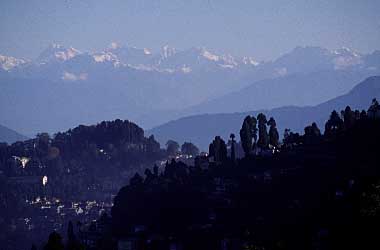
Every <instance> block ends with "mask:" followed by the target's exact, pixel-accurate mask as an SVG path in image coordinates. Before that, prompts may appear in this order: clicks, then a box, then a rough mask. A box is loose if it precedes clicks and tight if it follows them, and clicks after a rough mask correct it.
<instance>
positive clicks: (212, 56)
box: [202, 49, 219, 62]
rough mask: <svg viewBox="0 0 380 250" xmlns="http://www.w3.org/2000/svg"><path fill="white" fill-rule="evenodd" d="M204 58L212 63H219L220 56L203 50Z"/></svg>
mask: <svg viewBox="0 0 380 250" xmlns="http://www.w3.org/2000/svg"><path fill="white" fill-rule="evenodd" d="M202 56H203V57H204V58H206V59H208V60H210V61H215V62H217V61H219V56H218V55H215V54H213V53H211V52H209V51H207V50H206V49H203V50H202Z"/></svg>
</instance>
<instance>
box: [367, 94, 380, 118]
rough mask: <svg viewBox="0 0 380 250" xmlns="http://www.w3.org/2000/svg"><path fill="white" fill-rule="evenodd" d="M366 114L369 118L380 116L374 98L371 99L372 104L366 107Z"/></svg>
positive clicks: (378, 107)
mask: <svg viewBox="0 0 380 250" xmlns="http://www.w3.org/2000/svg"><path fill="white" fill-rule="evenodd" d="M367 115H368V117H369V118H371V119H374V118H377V119H378V118H380V105H379V102H378V101H377V100H376V98H374V99H372V104H371V106H370V107H369V109H368V112H367Z"/></svg>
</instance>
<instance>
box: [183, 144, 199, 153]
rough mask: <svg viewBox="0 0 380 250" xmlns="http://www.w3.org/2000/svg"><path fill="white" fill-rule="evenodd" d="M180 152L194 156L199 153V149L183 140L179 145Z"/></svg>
mask: <svg viewBox="0 0 380 250" xmlns="http://www.w3.org/2000/svg"><path fill="white" fill-rule="evenodd" d="M181 152H182V154H185V155H192V156H196V155H198V154H199V149H198V148H197V146H195V145H194V144H193V143H191V142H184V143H183V144H182V146H181Z"/></svg>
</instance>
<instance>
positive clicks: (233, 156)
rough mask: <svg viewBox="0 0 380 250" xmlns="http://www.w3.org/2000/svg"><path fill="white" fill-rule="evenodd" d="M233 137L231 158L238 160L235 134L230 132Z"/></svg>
mask: <svg viewBox="0 0 380 250" xmlns="http://www.w3.org/2000/svg"><path fill="white" fill-rule="evenodd" d="M230 138H231V160H232V161H235V160H236V153H235V144H236V141H235V134H230Z"/></svg>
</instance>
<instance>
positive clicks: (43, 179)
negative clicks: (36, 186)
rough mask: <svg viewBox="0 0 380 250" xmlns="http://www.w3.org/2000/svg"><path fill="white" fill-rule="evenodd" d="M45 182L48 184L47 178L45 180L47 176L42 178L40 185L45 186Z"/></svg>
mask: <svg viewBox="0 0 380 250" xmlns="http://www.w3.org/2000/svg"><path fill="white" fill-rule="evenodd" d="M47 182H48V178H47V176H46V175H45V176H44V177H43V178H42V185H44V186H46V184H47Z"/></svg>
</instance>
